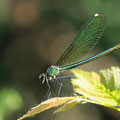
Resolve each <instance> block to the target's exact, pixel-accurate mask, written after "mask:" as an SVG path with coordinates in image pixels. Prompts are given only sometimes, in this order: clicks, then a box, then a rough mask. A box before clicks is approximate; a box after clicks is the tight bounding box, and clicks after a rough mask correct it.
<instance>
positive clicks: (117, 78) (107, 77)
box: [100, 67, 120, 90]
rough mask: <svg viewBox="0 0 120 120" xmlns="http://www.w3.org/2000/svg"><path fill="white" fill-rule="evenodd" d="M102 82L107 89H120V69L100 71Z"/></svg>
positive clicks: (113, 68)
mask: <svg viewBox="0 0 120 120" xmlns="http://www.w3.org/2000/svg"><path fill="white" fill-rule="evenodd" d="M100 76H101V82H102V83H103V84H104V86H105V87H106V88H107V89H110V90H115V89H119V88H120V69H119V67H111V68H110V69H107V70H101V71H100Z"/></svg>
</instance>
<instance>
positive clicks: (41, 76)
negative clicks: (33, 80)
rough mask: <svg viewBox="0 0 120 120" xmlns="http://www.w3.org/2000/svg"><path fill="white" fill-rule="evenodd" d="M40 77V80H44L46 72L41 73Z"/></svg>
mask: <svg viewBox="0 0 120 120" xmlns="http://www.w3.org/2000/svg"><path fill="white" fill-rule="evenodd" d="M39 79H40V81H43V80H44V79H45V74H44V73H43V74H41V75H40V76H39Z"/></svg>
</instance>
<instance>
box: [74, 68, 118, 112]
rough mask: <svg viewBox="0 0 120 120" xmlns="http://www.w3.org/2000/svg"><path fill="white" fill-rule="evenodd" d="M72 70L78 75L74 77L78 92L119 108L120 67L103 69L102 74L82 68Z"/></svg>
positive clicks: (98, 101) (100, 103) (75, 87)
mask: <svg viewBox="0 0 120 120" xmlns="http://www.w3.org/2000/svg"><path fill="white" fill-rule="evenodd" d="M72 72H73V73H74V75H75V77H76V78H75V79H72V83H73V85H74V89H75V92H76V93H78V94H79V95H82V96H84V97H85V98H87V99H89V100H92V101H95V104H99V105H104V106H107V107H112V108H115V109H117V110H119V109H118V108H117V107H116V106H120V69H119V68H118V67H111V68H110V69H107V70H102V71H100V75H99V74H97V73H95V72H85V71H82V70H72ZM93 103H94V102H93Z"/></svg>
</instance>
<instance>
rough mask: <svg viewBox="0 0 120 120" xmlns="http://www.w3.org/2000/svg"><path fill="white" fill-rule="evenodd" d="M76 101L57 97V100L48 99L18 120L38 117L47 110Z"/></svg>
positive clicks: (72, 98)
mask: <svg viewBox="0 0 120 120" xmlns="http://www.w3.org/2000/svg"><path fill="white" fill-rule="evenodd" d="M74 99H76V98H75V97H61V98H60V97H55V98H51V99H48V100H46V101H44V102H42V103H40V104H39V105H37V106H35V107H33V108H32V109H31V110H30V111H28V112H27V113H26V114H25V115H23V116H22V117H20V118H19V119H18V120H22V119H24V118H26V117H31V116H33V115H36V114H38V113H40V112H43V111H45V110H47V109H50V108H53V107H58V106H59V105H63V104H65V103H66V102H68V101H71V100H74Z"/></svg>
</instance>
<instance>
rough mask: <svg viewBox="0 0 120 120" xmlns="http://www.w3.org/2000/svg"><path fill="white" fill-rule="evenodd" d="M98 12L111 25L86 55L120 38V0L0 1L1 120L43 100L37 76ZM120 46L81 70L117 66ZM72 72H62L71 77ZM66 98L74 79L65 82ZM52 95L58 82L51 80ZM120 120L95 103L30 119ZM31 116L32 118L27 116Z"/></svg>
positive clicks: (13, 117) (12, 118)
mask: <svg viewBox="0 0 120 120" xmlns="http://www.w3.org/2000/svg"><path fill="white" fill-rule="evenodd" d="M95 13H103V14H104V15H105V16H106V19H107V23H106V29H105V32H104V34H103V36H102V38H101V40H100V41H99V43H98V44H97V46H96V48H95V49H94V50H93V51H92V52H91V53H90V54H89V55H88V56H86V57H89V56H92V55H94V54H97V53H99V52H101V51H103V50H105V49H107V48H110V47H112V46H114V45H115V44H118V43H119V42H120V0H0V120H16V119H17V118H19V117H20V116H22V115H23V114H25V113H26V112H27V111H28V110H29V109H30V108H31V107H34V106H35V105H37V104H39V103H40V102H42V101H43V100H44V96H45V94H46V92H47V89H48V87H47V85H46V84H42V83H41V82H40V81H39V79H38V76H39V74H40V73H43V72H45V70H46V69H47V68H48V67H49V66H50V65H51V64H54V63H55V61H56V59H57V56H58V55H59V54H60V52H62V51H63V49H64V48H65V47H66V46H67V45H68V44H69V42H70V41H72V39H73V38H74V36H75V35H76V33H77V32H78V30H79V29H80V28H81V26H82V25H83V24H84V23H85V22H86V21H87V20H88V19H89V18H90V17H91V16H93V14H95ZM119 53H120V50H116V51H115V52H113V53H111V54H109V55H106V56H105V57H102V58H100V59H99V60H96V61H94V62H91V63H89V64H86V65H84V66H80V67H79V68H80V69H83V70H87V71H96V72H98V71H99V70H100V69H106V68H108V67H110V66H119V65H120V64H119V58H120V54H119ZM70 74H71V73H70V72H69V71H67V72H64V73H62V74H61V75H70ZM63 84H64V91H63V96H70V95H71V94H72V90H71V83H70V80H63ZM51 86H52V91H53V92H52V93H53V94H52V96H57V95H56V92H55V91H57V90H58V86H57V85H55V84H53V83H51ZM33 119H34V120H48V119H49V120H66V119H69V120H73V119H74V120H120V113H119V112H117V111H115V110H112V109H109V108H105V107H102V106H98V105H93V104H84V105H76V106H75V107H74V108H72V109H71V110H69V111H66V112H63V113H58V114H55V115H53V114H52V110H48V111H45V112H43V113H41V114H38V115H36V116H34V117H32V118H29V120H33ZM26 120H28V119H26Z"/></svg>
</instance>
